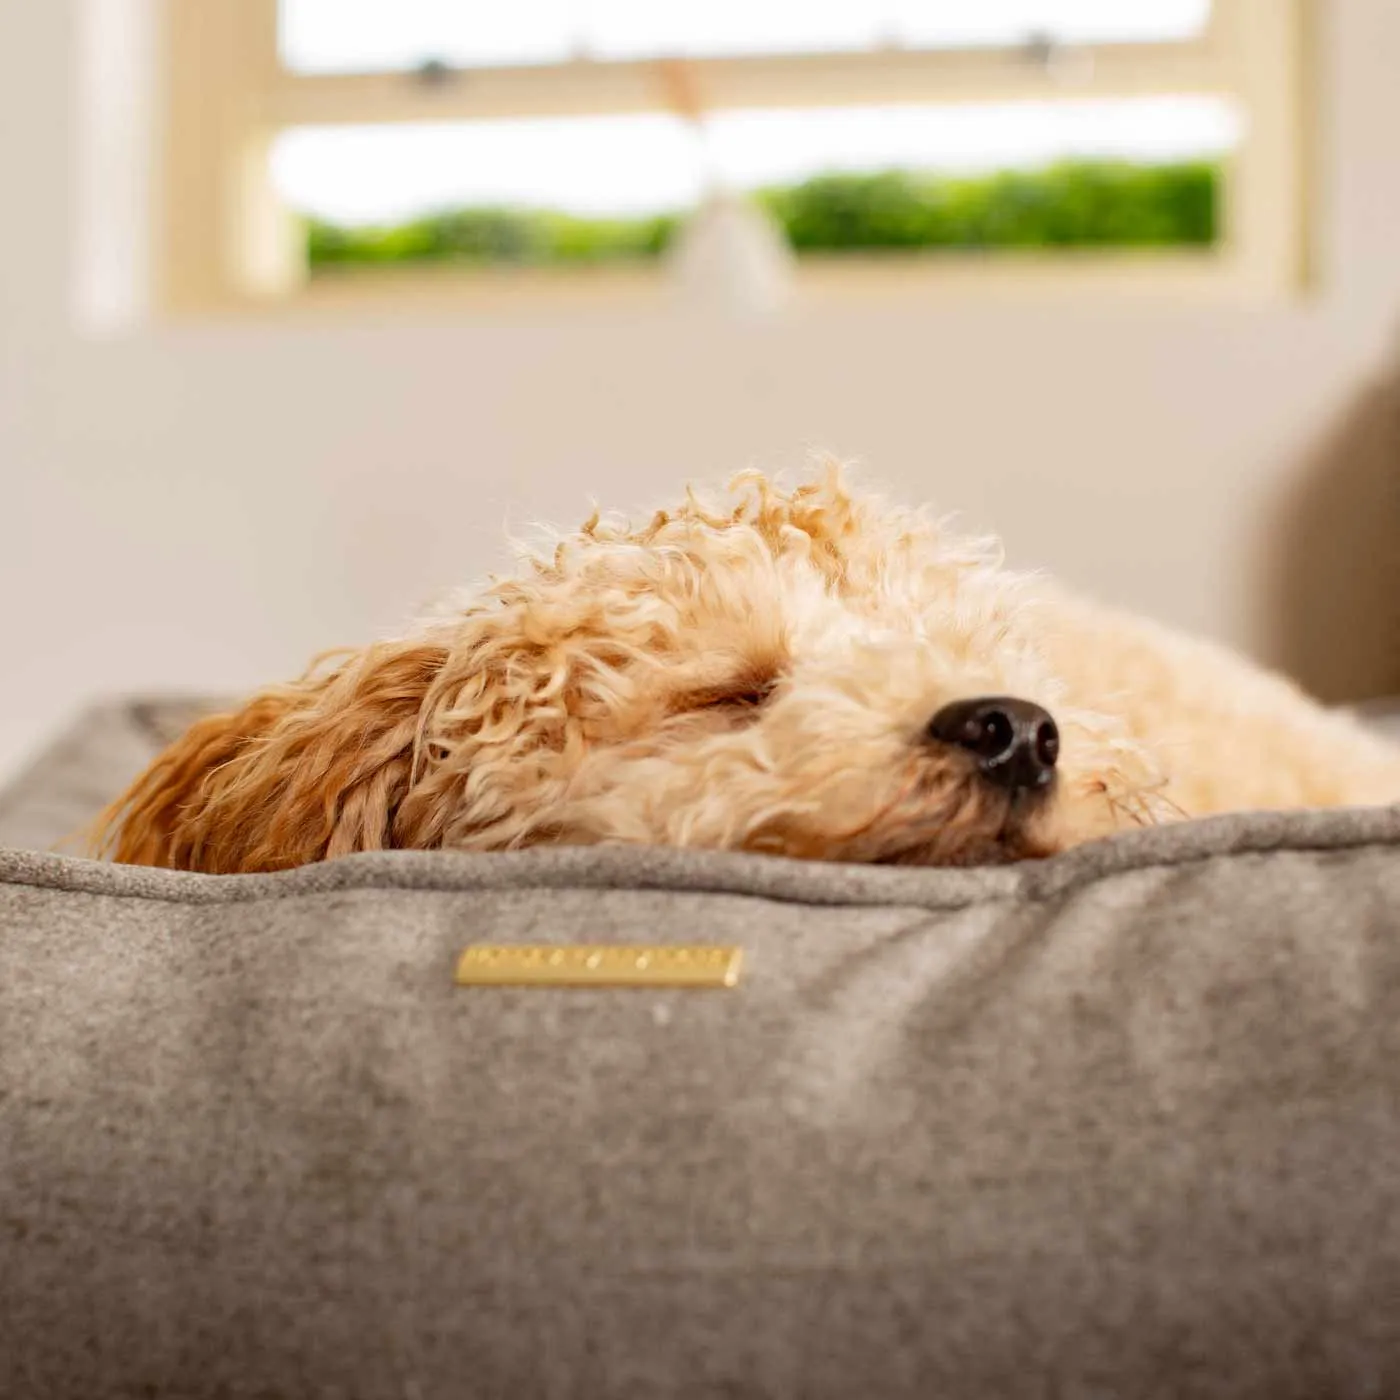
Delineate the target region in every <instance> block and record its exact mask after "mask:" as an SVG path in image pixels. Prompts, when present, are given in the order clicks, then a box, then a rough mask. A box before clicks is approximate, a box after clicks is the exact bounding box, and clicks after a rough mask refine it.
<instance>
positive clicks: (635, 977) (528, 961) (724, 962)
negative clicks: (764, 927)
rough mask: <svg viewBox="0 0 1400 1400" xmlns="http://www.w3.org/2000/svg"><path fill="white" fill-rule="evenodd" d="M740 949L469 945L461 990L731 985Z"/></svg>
mask: <svg viewBox="0 0 1400 1400" xmlns="http://www.w3.org/2000/svg"><path fill="white" fill-rule="evenodd" d="M743 961H744V950H743V949H742V948H736V947H726V946H715V945H704V944H693V943H692V944H667V945H661V946H645V947H644V946H640V945H636V944H617V943H594V944H587V943H585V944H571V945H569V946H567V947H559V946H557V945H554V944H549V943H545V944H518V943H516V944H512V943H473V944H471V945H470V946H469V947H468V948H467V949H466V950H465V952H463V954H462V956H461V957H460V958H459V959H458V961H457V984H458V985H459V986H462V987H734V986H737V985H738V983H739V971H740V968H741V966H742V965H743Z"/></svg>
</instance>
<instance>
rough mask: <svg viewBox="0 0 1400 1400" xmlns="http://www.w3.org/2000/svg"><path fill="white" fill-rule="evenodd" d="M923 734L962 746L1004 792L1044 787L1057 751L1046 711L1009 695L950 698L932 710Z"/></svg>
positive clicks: (1054, 730) (1052, 723)
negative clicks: (936, 709)
mask: <svg viewBox="0 0 1400 1400" xmlns="http://www.w3.org/2000/svg"><path fill="white" fill-rule="evenodd" d="M928 734H929V738H931V739H935V740H937V741H938V742H939V743H940V744H952V745H954V746H955V747H957V748H960V749H966V750H967V751H968V753H970V754H972V755H974V757H975V758H976V759H977V766H978V767H979V768H980V769H981V771H982V774H983V776H984V777H986V778H987V779H988V780H989V781H991V782H993V783H995V784H996V785H997V786H998V787H1002V788H1005V789H1006V790H1007V791H1008V792H1024V791H1032V790H1035V789H1037V788H1043V787H1045V786H1046V784H1048V783H1049V782H1050V780H1051V779H1052V778H1053V777H1054V776H1055V760H1056V759H1057V758H1059V756H1060V731H1059V730H1058V729H1057V728H1056V727H1055V721H1054V720H1053V719H1051V718H1050V715H1049V714H1048V712H1047V711H1045V710H1042V709H1041V708H1040V706H1039V705H1032V704H1031V702H1030V701H1029V700H1016V699H1013V698H1012V697H1011V696H1009V695H984V696H980V697H978V698H977V699H975V700H955V701H954V702H953V703H952V704H951V705H945V706H944V707H943V708H942V709H941V710H939V712H938V713H937V714H936V715H934V717H933V719H932V720H931V721H930V722H929V726H928Z"/></svg>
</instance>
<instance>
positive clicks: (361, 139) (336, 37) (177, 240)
mask: <svg viewBox="0 0 1400 1400" xmlns="http://www.w3.org/2000/svg"><path fill="white" fill-rule="evenodd" d="M1305 3H1306V0H1214V2H1213V3H1211V0H1135V3H1133V4H1131V5H1127V4H1124V3H1122V0H979V3H978V4H977V5H967V4H962V3H956V0H865V3H861V2H860V0H668V3H666V4H664V5H658V4H655V3H653V0H514V3H512V4H511V5H508V6H507V5H486V4H479V3H474V2H473V3H467V0H394V2H393V3H392V4H391V3H388V0H280V3H279V0H198V3H195V0H167V7H168V8H167V13H168V17H169V39H170V42H169V46H168V58H169V77H170V81H169V84H168V92H169V107H170V121H169V123H168V130H169V133H170V137H169V141H168V150H167V171H168V178H167V182H166V188H167V191H168V194H167V198H166V220H165V231H166V240H167V246H166V250H165V251H166V254H167V256H166V258H165V259H164V265H165V268H166V286H165V298H166V300H167V302H168V304H169V305H170V306H171V307H173V308H177V309H179V308H201V307H209V306H216V305H226V304H230V303H236V302H238V301H243V300H247V299H249V298H255V299H265V298H285V299H290V300H293V301H296V300H310V301H315V300H318V299H320V300H328V299H337V298H339V299H346V298H348V299H350V300H352V301H363V300H364V299H366V298H369V299H374V298H385V297H388V298H392V297H395V296H401V295H403V294H404V292H405V290H406V289H407V288H410V287H412V286H413V285H415V280H414V279H415V278H422V277H425V276H428V277H430V282H429V284H427V285H431V287H432V289H433V291H434V294H435V295H440V294H441V293H442V292H443V291H444V289H450V288H456V289H458V290H460V291H461V292H462V294H463V295H466V296H468V297H473V296H475V297H482V296H485V295H488V294H490V293H491V291H492V289H493V288H494V289H495V290H500V289H502V288H504V289H505V290H506V292H507V294H508V295H513V294H515V293H517V292H519V291H520V290H521V289H523V288H524V287H526V286H529V285H533V283H532V282H531V279H532V278H534V279H537V280H538V279H542V281H543V283H544V284H545V285H548V286H549V287H550V288H551V290H552V291H553V292H554V293H561V292H564V291H568V290H571V289H572V290H580V289H581V290H583V291H584V293H585V294H587V292H588V289H590V288H594V289H596V288H597V287H598V286H600V285H606V286H607V287H608V288H609V289H610V290H612V291H614V292H616V291H617V290H619V289H620V288H622V287H624V286H630V287H631V288H632V289H633V290H634V291H636V292H638V294H641V295H646V294H648V289H650V288H654V287H655V286H656V284H657V282H658V268H659V266H660V265H661V264H662V263H663V261H664V259H665V257H666V256H667V255H668V253H669V252H670V250H672V249H673V248H674V247H675V246H676V245H677V243H678V240H679V239H680V238H681V237H682V236H683V234H684V231H685V230H686V228H687V227H688V226H689V223H690V221H691V219H692V216H693V215H694V213H695V211H696V210H697V209H698V208H700V207H702V206H703V205H704V204H705V203H706V201H707V200H708V199H712V198H714V197H716V195H717V192H722V191H730V192H733V191H737V192H741V194H742V196H743V197H744V198H745V199H746V200H747V201H748V202H749V204H750V205H751V206H752V207H754V208H757V209H759V210H761V211H762V214H763V218H764V219H765V220H766V222H767V224H768V226H769V227H770V228H771V229H772V230H774V232H775V235H776V236H777V237H778V238H779V240H780V241H781V242H783V243H785V244H786V245H787V246H788V247H789V248H791V249H792V250H793V252H794V254H795V256H796V259H797V266H798V273H797V276H798V279H799V282H800V283H801V284H802V285H804V286H810V287H813V288H823V287H824V288H826V289H828V290H829V289H831V288H834V287H838V286H840V285H842V284H843V283H844V284H849V285H853V286H857V287H865V288H870V287H872V286H875V285H877V284H878V283H879V282H880V281H881V279H882V278H883V280H884V281H885V282H886V283H887V284H889V285H896V284H897V285H899V286H901V287H908V286H909V285H911V282H916V281H919V280H926V281H928V282H929V284H930V285H941V284H947V283H953V284H959V283H962V282H965V281H966V279H967V278H969V277H971V278H973V279H974V280H978V279H980V280H982V281H986V280H987V279H989V278H990V279H993V280H995V279H996V278H998V277H1000V276H1002V275H1003V274H1004V273H1005V272H1006V271H1007V270H1008V269H1009V268H1014V269H1016V270H1017V271H1018V272H1024V271H1025V270H1026V269H1028V268H1029V269H1033V270H1034V271H1035V272H1036V273H1037V274H1039V275H1043V276H1044V277H1047V278H1049V279H1050V280H1051V281H1056V280H1059V281H1061V282H1063V281H1064V279H1065V278H1070V279H1072V281H1073V284H1074V285H1076V286H1082V285H1084V284H1085V279H1086V278H1089V279H1092V278H1094V277H1103V278H1104V279H1105V280H1106V283H1107V284H1108V285H1113V286H1121V285H1122V284H1123V281H1124V279H1127V280H1128V281H1131V282H1134V283H1135V284H1137V285H1140V286H1147V287H1150V286H1159V287H1160V286H1171V287H1176V286H1179V285H1180V284H1181V281H1182V279H1183V278H1185V279H1187V280H1189V281H1193V282H1197V283H1200V284H1202V285H1207V286H1219V287H1225V288H1230V289H1233V290H1241V291H1254V292H1259V291H1263V292H1267V293H1276V292H1279V291H1282V290H1285V289H1287V288H1290V287H1293V286H1296V285H1297V284H1298V281H1299V276H1300V270H1301V267H1302V261H1303V255H1304V252H1305V248H1304V229H1303V221H1302V217H1301V213H1302V203H1303V200H1302V179H1303V174H1304V171H1303V160H1302V155H1303V149H1304V143H1303V141H1302V140H1301V135H1300V122H1301V116H1302V113H1301V108H1302V102H1303V57H1304V47H1305V46H1304V43H1303V32H1302V21H1303V18H1304V16H1303V14H1302V9H1303V5H1304V4H1305ZM585 272H587V273H588V276H586V277H585V276H583V274H584V273H585ZM891 274H893V275H891ZM600 275H603V277H604V280H603V281H600V280H599V279H600ZM416 285H425V284H423V283H421V282H419V283H417V284H416Z"/></svg>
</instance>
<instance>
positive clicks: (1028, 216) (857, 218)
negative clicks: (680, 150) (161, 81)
mask: <svg viewBox="0 0 1400 1400" xmlns="http://www.w3.org/2000/svg"><path fill="white" fill-rule="evenodd" d="M1219 188H1220V172H1219V168H1218V167H1217V166H1216V165H1214V164H1212V163H1210V162H1205V161H1197V162H1189V163H1182V164H1176V165H1132V164H1128V163H1105V162H1067V163H1065V164H1061V165H1056V166H1052V167H1050V168H1048V169H1045V170H1037V171H1008V172H1004V173H1001V174H995V175H981V176H972V177H948V176H939V175H921V174H914V173H910V172H906V171H899V170H895V171H888V172H885V173H882V174H875V175H820V176H817V177H815V178H814V179H811V180H806V181H804V182H803V183H802V184H799V185H791V186H787V187H784V188H780V189H767V190H760V191H759V192H758V193H757V195H756V198H757V199H758V200H759V201H760V202H761V203H762V204H763V205H764V206H765V207H766V208H767V209H768V210H769V211H770V212H771V214H772V215H773V217H774V218H775V219H776V221H777V223H778V225H779V226H780V227H781V228H782V229H784V230H785V232H786V233H787V236H788V239H789V241H790V242H791V243H792V245H793V247H794V248H795V249H796V250H797V251H798V252H799V253H806V252H837V251H842V252H844V251H849V250H853V249H863V248H864V249H915V248H924V249H938V248H948V249H996V248H1085V247H1100V248H1101V247H1138V248H1141V247H1159V248H1160V247H1167V248H1171V247H1200V246H1208V245H1210V244H1212V243H1214V242H1215V239H1216V235H1217V228H1218V222H1219ZM679 222H680V219H679V217H678V216H675V215H659V216H654V217H650V218H642V219H585V218H577V217H575V216H573V215H570V214H562V213H555V212H549V211H529V210H514V209H487V208H477V209H459V210H453V211H450V212H446V213H442V214H435V215H431V216H428V217H425V218H421V219H415V220H413V221H412V222H411V223H406V224H400V225H396V226H394V227H386V228H341V227H338V226H336V225H333V224H327V223H322V222H320V221H312V222H311V224H310V225H309V228H308V235H307V249H308V255H309V258H310V262H311V266H312V267H313V268H324V267H333V266H347V265H352V266H353V265H365V264H383V263H441V262H471V263H517V264H533V265H542V264H544V265H547V264H561V263H565V264H567V263H603V262H613V261H618V260H623V259H636V258H649V257H655V256H656V255H657V254H659V253H661V252H662V251H663V250H664V249H665V247H666V245H667V243H668V242H669V241H670V239H671V238H672V236H673V235H674V234H675V231H676V229H677V227H678V226H679Z"/></svg>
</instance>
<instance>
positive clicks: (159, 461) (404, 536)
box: [0, 0, 1400, 770]
mask: <svg viewBox="0 0 1400 1400" xmlns="http://www.w3.org/2000/svg"><path fill="white" fill-rule="evenodd" d="M1325 8H1326V11H1327V14H1326V20H1327V22H1326V24H1325V26H1324V29H1325V38H1326V41H1327V42H1326V54H1325V73H1324V77H1325V91H1326V95H1327V106H1326V113H1325V116H1326V120H1325V123H1324V126H1325V130H1324V133H1323V137H1324V146H1325V160H1324V162H1323V167H1324V168H1323V171H1322V183H1321V187H1320V190H1319V201H1320V210H1319V214H1320V219H1319V222H1320V225H1321V232H1322V236H1323V248H1322V256H1323V290H1322V291H1321V293H1320V294H1319V295H1317V296H1316V297H1314V298H1312V299H1311V300H1309V301H1307V302H1303V303H1300V304H1297V305H1290V306H1274V307H1258V306H1256V307H1252V308H1246V307H1241V306H1236V307H1227V306H1202V305H1172V304H1156V305H1141V304H1139V305H1119V306H1104V305H1099V306H1096V307H1085V308H1074V307H1070V306H1068V305H1065V304H1059V305H1056V304H1051V303H1045V302H1039V303H1037V304H1024V305H1017V304H1002V305H999V306H996V307H982V308H976V307H972V306H969V305H962V306H954V305H945V306H942V307H933V306H931V305H925V306H922V307H919V306H906V307H893V306H889V305H885V306H883V307H874V306H872V307H868V308H862V307H846V308H826V309H823V310H821V311H817V310H815V309H813V310H808V311H806V312H799V313H794V314H793V315H792V316H791V317H790V318H788V319H787V320H785V321H783V322H782V323H779V324H773V325H768V326H764V327H761V328H757V329H755V328H744V327H742V326H738V325H732V324H725V323H721V322H711V323H708V324H695V323H681V322H676V321H671V320H667V319H664V318H661V317H660V316H655V317H651V318H649V319H643V320H639V319H636V318H635V317H633V318H630V319H627V318H622V317H620V316H615V317H609V316H605V315H601V314H595V313H591V312H590V313H583V312H573V313H570V314H569V315H568V316H567V317H560V318H557V319H553V320H545V319H542V318H541V317H540V316H539V315H538V314H535V315H533V316H531V317H528V318H526V317H521V318H519V319H518V320H516V321H515V322H514V323H509V322H504V321H502V320H500V319H499V318H497V319H495V320H494V321H489V322H488V321H484V320H483V321H479V322H477V323H468V322H466V321H463V320H460V319H458V320H455V321H453V320H450V319H447V318H442V319H440V320H438V322H437V323H436V324H430V323H427V322H423V323H420V324H418V325H412V324H407V323H404V324H398V325H395V326H393V327H375V326H372V325H355V324H351V323H341V324H334V325H322V326H319V327H312V326H306V325H302V326H288V325H281V326H271V325H262V326H260V325H258V324H256V323H242V324H237V325H226V326H218V325H211V326H204V327H183V328H165V329H159V330H155V331H151V332H147V333H143V334H140V335H136V336H129V337H126V338H123V339H119V340H115V341H108V342H105V343H98V342H87V341H84V340H82V339H81V338H80V337H78V336H77V335H76V334H75V332H74V331H73V330H72V328H71V318H70V306H71V303H72V282H73V276H74V268H73V259H72V256H71V252H72V249H73V247H74V245H75V243H76V242H78V241H79V240H78V237H77V231H76V230H75V228H74V218H73V210H74V207H75V195H74V188H75V177H74V149H75V119H74V108H75V97H76V94H75V91H74V88H75V83H74V79H73V75H74V73H75V72H76V71H77V62H76V54H75V50H76V42H75V41H76V32H77V26H76V22H75V21H76V0H44V3H42V4H39V3H35V0H0V33H4V34H5V36H6V38H5V43H4V46H3V48H0V598H3V600H4V601H3V604H0V680H3V685H0V770H3V769H4V768H5V767H7V766H10V765H13V763H15V762H16V761H17V760H18V759H19V758H20V757H21V756H22V755H23V754H24V753H25V752H26V751H27V750H28V749H30V748H31V747H32V746H33V744H34V743H36V742H37V741H39V740H40V739H41V738H42V737H44V736H45V735H46V734H47V733H48V732H49V731H50V730H51V729H53V728H54V727H55V726H56V725H57V724H59V723H61V722H62V720H63V719H65V718H66V717H67V715H68V713H69V712H70V711H71V709H72V708H73V707H75V706H76V705H78V704H80V703H81V702H82V701H83V700H85V699H86V698H88V697H90V696H92V695H95V694H98V693H102V692H109V691H112V690H114V689H115V690H127V689H144V688H150V687H160V686H177V687H180V688H182V689H198V688H210V687H212V688H230V687H241V686H246V685H252V684H255V683H257V682H259V681H260V680H264V679H269V678H273V677H281V676H282V675H283V674H285V673H287V672H289V671H291V670H294V669H297V668H299V667H300V665H301V664H302V662H303V661H304V660H305V659H306V658H307V656H308V655H309V654H310V653H311V652H313V651H314V650H317V649H319V648H321V647H323V646H326V645H330V644H337V643H341V642H344V641H354V640H358V639H362V638H365V637H367V636H368V635H370V634H372V633H374V632H376V631H382V630H386V629H389V628H392V627H393V626H394V625H395V624H396V623H397V622H398V621H399V620H400V618H401V617H402V616H403V615H404V614H405V613H406V612H407V611H409V610H411V609H412V608H413V607H415V606H416V605H417V604H418V603H419V602H420V601H421V600H422V599H423V598H424V597H425V596H426V595H429V594H431V593H433V592H434V591H436V590H438V589H440V588H441V587H443V586H446V585H452V584H455V583H459V582H464V581H470V580H471V579H473V578H474V577H476V576H477V575H479V574H480V573H481V572H482V571H483V570H485V569H486V568H488V567H490V566H491V565H492V564H494V563H495V562H498V561H499V559H500V550H499V539H500V532H501V527H502V524H503V523H504V522H506V521H510V522H511V523H513V524H516V525H520V524H523V523H525V522H527V521H529V520H530V519H532V518H541V517H543V518H547V519H551V520H562V521H563V522H565V523H570V522H572V521H574V520H576V519H577V518H579V517H580V516H581V515H582V514H583V513H585V512H586V509H587V504H588V498H589V497H590V496H596V497H598V498H600V499H601V500H602V502H603V503H604V504H605V505H619V506H638V507H645V506H648V505H651V504H656V503H658V502H661V501H664V500H666V499H667V498H669V497H671V496H673V495H674V494H675V492H676V490H677V488H678V487H679V486H680V485H681V483H682V482H683V481H685V480H686V479H687V478H693V477H700V478H708V479H713V478H716V477H722V476H724V475H726V474H727V473H729V472H730V471H731V470H733V469H736V468H739V467H742V466H745V465H747V464H750V463H759V464H766V465H769V466H793V465H798V464H800V462H801V460H802V453H803V451H804V450H805V449H806V448H808V447H822V448H830V449H833V450H835V451H837V452H839V453H842V454H849V455H851V456H856V457H859V458H861V459H863V460H864V461H865V462H866V463H867V464H868V466H869V468H870V469H871V471H872V472H873V473H874V474H875V475H877V476H878V477H879V478H880V479H881V480H882V481H883V482H885V483H886V484H888V485H889V486H890V487H892V488H894V489H897V490H898V491H899V492H901V493H903V494H905V495H908V496H910V497H917V498H925V499H933V500H935V501H937V502H938V503H939V504H940V505H943V506H946V507H949V508H956V509H960V510H963V511H966V512H967V513H968V514H969V515H970V516H971V518H972V519H973V520H974V521H975V522H976V523H978V524H979V525H992V526H994V527H995V528H997V529H999V530H1000V531H1001V532H1002V533H1003V534H1004V535H1005V536H1006V538H1007V541H1008V544H1009V546H1010V550H1011V554H1012V557H1013V560H1014V562H1016V563H1017V564H1025V565H1044V566H1047V567H1050V568H1052V569H1054V570H1056V571H1058V572H1060V573H1062V574H1063V575H1066V576H1068V577H1070V578H1072V579H1074V580H1076V581H1077V582H1079V583H1081V584H1082V585H1084V586H1086V587H1088V588H1090V589H1094V590H1096V591H1099V592H1101V593H1104V594H1107V595H1109V596H1111V597H1113V598H1115V599H1117V600H1119V601H1122V602H1125V603H1128V604H1130V605H1133V606H1136V607H1140V608H1143V609H1145V610H1148V611H1151V612H1153V613H1156V614H1158V615H1159V616H1161V617H1163V618H1166V619H1168V620H1170V621H1172V622H1175V623H1178V624H1181V625H1184V626H1189V627H1193V628H1197V629H1201V630H1204V631H1207V632H1210V633H1213V634H1215V635H1217V636H1219V637H1222V638H1225V639H1227V640H1230V641H1233V642H1235V643H1238V644H1240V645H1242V646H1245V647H1248V648H1251V649H1253V650H1255V651H1256V652H1266V651H1267V650H1268V642H1267V638H1266V634H1265V624H1264V621H1263V610H1264V608H1265V603H1264V601H1263V600H1262V599H1261V584H1260V572H1259V565H1258V563H1257V556H1258V553H1259V550H1260V546H1261V531H1262V529H1263V526H1262V525H1261V522H1262V521H1264V520H1266V519H1268V517H1269V512H1270V510H1271V509H1272V504H1273V502H1274V501H1275V499H1276V497H1277V496H1278V494H1279V493H1280V492H1281V491H1282V490H1283V489H1284V488H1285V486H1286V484H1287V481H1288V478H1289V474H1290V472H1292V471H1294V470H1295V469H1296V468H1295V462H1296V461H1297V460H1298V458H1299V454H1300V453H1301V452H1302V450H1303V448H1304V447H1305V446H1306V445H1307V443H1308V442H1309V441H1310V440H1311V439H1313V438H1314V437H1315V436H1316V435H1317V434H1319V433H1320V432H1321V431H1322V430H1323V429H1324V428H1325V427H1326V426H1327V424H1328V423H1329V421H1331V420H1333V419H1335V418H1336V417H1337V416H1338V415H1342V414H1344V413H1345V412H1346V409H1347V406H1348V404H1349V402H1350V401H1351V400H1352V398H1353V396H1354V395H1355V394H1356V393H1357V391H1358V390H1359V388H1360V386H1361V385H1362V384H1363V383H1364V382H1365V380H1366V378H1367V376H1368V375H1371V374H1372V373H1374V372H1375V371H1376V370H1377V369H1378V367H1379V366H1380V365H1381V363H1382V361H1383V358H1384V356H1385V353H1386V351H1387V348H1388V344H1389V342H1390V340H1391V339H1392V331H1393V326H1394V323H1395V320H1396V315H1397V311H1400V155H1398V154H1397V153H1396V148H1395V143H1394V133H1395V132H1397V131H1400V81H1397V79H1396V74H1397V72H1400V5H1396V4H1395V3H1394V0H1333V3H1331V4H1326V5H1325Z"/></svg>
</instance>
